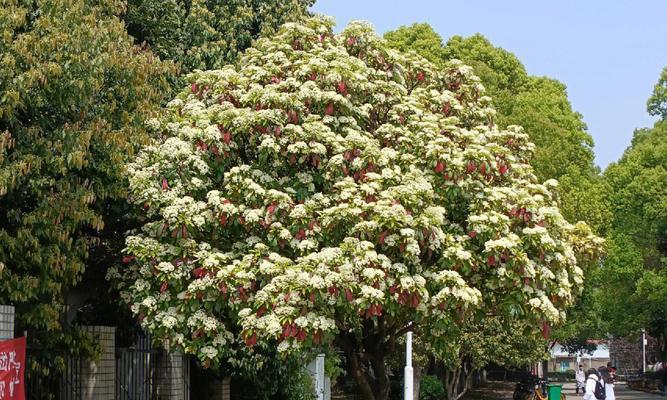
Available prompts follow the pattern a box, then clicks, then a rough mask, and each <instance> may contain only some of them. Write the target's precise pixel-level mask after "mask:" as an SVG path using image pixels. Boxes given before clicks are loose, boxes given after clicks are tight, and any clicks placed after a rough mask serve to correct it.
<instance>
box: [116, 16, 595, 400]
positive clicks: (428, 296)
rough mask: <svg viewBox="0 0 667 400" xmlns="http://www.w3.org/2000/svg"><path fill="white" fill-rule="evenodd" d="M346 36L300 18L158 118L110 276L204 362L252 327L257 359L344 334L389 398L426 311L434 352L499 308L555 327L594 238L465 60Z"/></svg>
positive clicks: (143, 313) (139, 310)
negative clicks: (140, 218) (402, 346)
mask: <svg viewBox="0 0 667 400" xmlns="http://www.w3.org/2000/svg"><path fill="white" fill-rule="evenodd" d="M331 29H332V24H331V22H329V21H327V20H325V19H312V20H309V21H308V22H307V25H298V24H287V25H285V26H284V27H283V28H282V29H281V30H280V31H279V33H278V34H277V35H275V36H274V37H273V38H272V39H271V40H269V39H261V40H259V41H258V42H257V43H256V45H255V46H254V47H253V48H250V49H249V50H248V51H247V52H246V54H245V55H244V56H243V57H242V58H241V60H240V62H239V65H238V66H236V67H233V66H227V67H224V68H223V69H221V70H218V71H210V72H196V73H194V74H193V75H191V76H190V78H189V79H190V81H191V85H190V86H189V87H188V88H187V89H186V90H185V91H183V92H182V93H181V94H180V95H179V96H178V97H177V98H176V99H175V100H173V101H172V102H170V103H169V106H168V112H167V115H166V116H165V118H163V119H161V120H152V121H150V125H151V126H152V128H153V129H154V130H155V131H156V133H157V134H158V135H159V136H160V138H161V139H160V140H159V141H157V142H155V143H153V144H151V145H150V146H147V147H146V148H145V149H144V150H143V151H142V152H141V154H140V155H139V157H138V158H137V159H136V161H135V162H134V163H133V164H132V165H131V166H130V169H129V170H130V188H131V193H132V200H133V201H134V202H135V203H137V204H140V205H142V206H143V207H144V209H145V210H146V214H147V216H148V217H149V218H150V222H148V223H147V224H146V225H145V226H144V227H143V228H142V229H141V231H138V232H136V233H135V234H133V235H131V236H129V237H128V239H127V253H128V256H127V258H126V260H127V261H128V263H129V264H128V266H127V267H126V268H123V269H121V270H119V271H116V270H113V271H110V278H112V279H118V280H119V285H120V287H122V289H123V296H124V298H125V300H126V301H127V302H128V304H130V305H131V308H132V311H133V312H134V313H135V314H136V315H137V316H138V317H139V319H140V320H141V321H142V325H143V326H144V327H145V328H146V329H148V330H149V331H150V332H151V333H153V334H154V335H155V337H157V338H160V339H162V340H164V341H165V342H168V344H169V345H173V346H178V347H181V348H183V349H184V350H185V351H186V352H188V353H191V354H196V355H197V356H198V357H199V358H200V359H201V360H202V361H203V362H205V363H207V362H208V363H214V364H218V363H219V362H220V360H228V359H229V358H230V357H231V358H232V359H233V358H234V357H236V356H238V355H239V354H238V352H239V348H238V346H234V345H233V343H238V341H240V340H242V341H244V342H245V344H246V345H247V346H248V348H249V350H247V351H246V354H247V353H252V352H253V348H254V346H257V345H267V344H268V345H271V344H274V345H277V346H278V351H280V352H284V353H291V352H299V351H301V350H302V349H307V348H310V347H313V346H318V345H319V344H320V343H322V342H329V341H333V343H335V344H336V345H337V346H338V347H339V348H341V349H343V350H344V352H345V354H346V358H347V360H348V362H349V365H348V371H349V372H350V373H351V374H352V376H354V377H355V379H357V383H358V385H359V387H360V390H361V392H362V393H363V395H364V396H365V398H368V399H385V398H386V397H387V395H388V387H389V385H388V371H387V369H386V364H385V362H384V360H385V357H387V356H388V355H389V354H390V353H391V352H392V351H393V349H394V346H395V343H396V340H397V338H398V337H400V336H401V335H402V333H404V332H405V331H406V330H407V329H409V328H410V323H411V322H412V323H413V325H412V329H415V330H417V331H418V332H419V334H420V335H421V336H422V337H423V338H425V340H427V341H428V342H429V343H431V345H432V346H433V348H434V349H435V350H436V351H438V349H439V348H440V347H439V346H438V344H439V343H442V345H443V347H442V348H447V343H448V342H450V341H451V340H452V336H456V335H458V332H457V325H458V324H459V323H460V322H463V321H464V320H465V319H466V318H475V317H482V318H483V317H484V315H486V313H489V312H491V313H497V314H502V315H509V316H511V317H513V318H522V319H524V320H525V321H534V322H535V323H537V322H538V321H539V323H540V324H541V325H545V326H546V325H548V324H550V323H557V322H559V321H561V320H562V319H563V318H564V312H563V310H564V308H565V307H566V306H567V305H568V304H571V302H572V299H573V296H574V294H575V292H576V290H573V289H574V288H576V287H577V285H580V284H581V282H582V270H581V268H580V267H579V266H578V265H577V258H580V259H581V260H590V259H592V258H593V257H594V255H595V252H596V250H597V248H598V246H599V239H598V238H596V237H595V236H593V235H592V234H591V232H590V229H589V228H588V227H587V226H586V225H585V224H583V223H580V224H577V225H570V224H569V223H568V222H567V221H566V220H565V219H564V218H563V217H562V216H561V214H560V212H559V210H558V207H557V202H556V198H555V197H554V195H553V193H552V188H553V187H554V186H555V185H556V182H554V181H548V182H546V184H544V185H543V184H539V183H538V181H537V178H536V177H535V175H534V174H533V170H532V168H531V167H530V165H529V164H528V162H529V160H530V157H531V154H532V150H533V145H532V144H531V143H530V142H529V141H528V137H527V135H525V134H524V133H523V132H522V131H521V129H520V128H518V127H509V128H508V129H506V130H499V129H498V128H497V126H496V125H494V124H493V116H494V114H495V112H494V110H493V108H491V107H490V99H489V98H488V97H486V96H484V93H483V92H482V90H483V89H482V87H481V85H479V80H478V79H477V78H476V77H475V76H474V75H473V74H472V73H471V70H470V68H468V67H466V66H463V65H462V64H461V63H460V62H450V63H448V64H445V65H444V68H442V69H440V68H436V67H435V66H434V65H433V64H431V63H430V62H428V61H427V60H425V59H423V58H421V57H418V56H416V55H403V54H401V53H399V52H397V51H394V50H391V49H389V48H388V47H387V46H386V44H385V42H384V41H383V40H382V39H380V38H378V37H376V36H375V34H374V33H373V32H372V31H371V30H370V28H369V27H368V26H366V25H364V24H360V23H356V24H352V25H350V26H349V27H347V28H346V29H345V30H344V31H343V32H342V33H341V34H340V35H334V34H333V33H332V30H331ZM480 309H481V310H483V311H478V310H480ZM371 371H372V372H371Z"/></svg>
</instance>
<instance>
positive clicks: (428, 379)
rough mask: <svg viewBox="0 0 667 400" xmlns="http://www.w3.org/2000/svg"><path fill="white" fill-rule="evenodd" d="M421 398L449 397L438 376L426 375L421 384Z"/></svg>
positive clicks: (439, 399)
mask: <svg viewBox="0 0 667 400" xmlns="http://www.w3.org/2000/svg"><path fill="white" fill-rule="evenodd" d="M419 398H420V399H421V400H444V399H446V398H447V395H446V394H445V388H444V387H442V382H440V379H438V377H436V376H433V375H424V376H422V377H421V382H420V384H419Z"/></svg>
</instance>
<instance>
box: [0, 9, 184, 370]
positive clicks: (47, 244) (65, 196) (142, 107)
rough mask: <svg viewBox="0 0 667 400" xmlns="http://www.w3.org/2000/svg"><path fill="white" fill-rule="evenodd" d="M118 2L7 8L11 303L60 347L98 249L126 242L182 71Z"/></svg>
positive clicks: (3, 198)
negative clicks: (72, 300) (169, 96)
mask: <svg viewBox="0 0 667 400" xmlns="http://www.w3.org/2000/svg"><path fill="white" fill-rule="evenodd" d="M115 12H117V10H116V9H114V8H113V7H108V6H106V5H105V6H104V7H98V6H96V5H95V4H91V3H89V2H84V1H83V0H68V1H50V0H44V1H39V2H33V1H19V0H12V1H9V2H8V3H7V2H5V3H4V4H3V7H2V8H1V9H0V31H1V32H2V36H1V37H0V53H1V54H2V58H1V60H2V61H1V62H0V77H1V78H0V304H13V305H15V306H16V316H17V331H18V332H22V331H23V330H27V331H28V337H29V339H30V341H31V346H32V345H34V346H42V347H44V350H45V352H46V353H47V356H48V357H52V356H55V355H58V354H62V352H63V351H65V350H68V351H76V350H80V348H79V345H81V344H82V342H80V341H79V340H77V339H76V337H77V336H76V334H75V333H72V332H70V333H71V334H70V333H68V332H66V331H64V330H63V326H62V319H61V316H62V315H63V312H64V311H65V305H66V304H67V303H68V301H67V296H68V294H69V292H70V290H71V289H72V288H73V287H74V286H75V285H76V284H77V283H78V282H79V281H80V280H81V278H82V275H83V273H84V270H85V269H86V266H87V264H88V263H89V259H88V258H89V256H90V255H91V254H95V255H96V257H95V260H94V261H93V262H101V261H103V260H106V261H107V262H108V263H111V262H112V260H113V258H114V257H115V254H114V252H116V253H117V252H118V251H119V250H120V249H122V247H119V246H120V245H122V241H119V238H121V237H122V231H123V229H124V228H122V227H120V221H121V220H122V218H123V216H124V214H125V211H126V210H127V208H128V207H127V206H126V204H125V196H126V193H127V180H126V174H125V168H124V166H125V163H126V161H127V160H128V157H130V156H132V155H133V153H134V150H135V149H136V148H137V147H139V146H140V145H141V144H143V143H145V142H146V140H147V137H148V136H147V134H146V132H145V130H144V129H143V121H144V120H145V119H146V118H147V117H148V116H150V112H151V109H152V107H153V105H154V104H156V103H159V102H160V101H161V99H162V96H163V92H164V90H165V88H167V85H166V82H165V81H164V80H163V78H162V76H163V75H164V74H165V73H170V72H171V67H170V65H169V64H164V63H162V62H161V61H159V60H158V59H157V58H156V57H154V56H152V55H151V54H149V53H144V52H141V51H140V50H139V49H138V48H136V47H135V46H134V45H133V43H132V39H131V38H130V37H129V36H128V35H127V33H126V32H125V28H124V26H123V24H122V23H121V22H120V21H119V20H118V19H117V18H115V17H113V16H112V14H113V13H115ZM105 267H106V266H105ZM101 275H102V276H104V272H102V273H101ZM69 316H71V314H69ZM72 335H74V336H72ZM88 350H91V349H90V348H89V349H88ZM57 360H60V362H62V359H57ZM57 360H56V361H57ZM52 361H53V359H52ZM56 364H58V363H56ZM60 365H62V364H60Z"/></svg>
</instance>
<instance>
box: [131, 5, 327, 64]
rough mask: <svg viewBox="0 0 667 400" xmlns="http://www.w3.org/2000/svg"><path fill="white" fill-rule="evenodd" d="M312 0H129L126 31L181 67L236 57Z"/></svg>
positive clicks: (304, 10) (302, 11)
mask: <svg viewBox="0 0 667 400" xmlns="http://www.w3.org/2000/svg"><path fill="white" fill-rule="evenodd" d="M314 2H315V1H314V0H287V1H285V0H280V1H276V0H272V1H267V0H241V1H238V0H234V1H230V0H167V1H164V0H129V1H128V2H127V12H126V14H125V15H124V20H125V22H126V23H127V26H128V32H129V33H130V34H131V35H132V36H134V37H135V38H136V40H137V41H138V42H139V43H141V42H144V41H145V42H146V43H148V44H149V45H150V48H151V50H152V51H153V52H154V53H155V54H157V55H159V56H160V57H161V58H162V59H165V60H172V61H175V62H178V63H179V64H180V65H181V67H182V70H183V71H184V72H189V71H192V70H195V69H203V70H205V69H216V68H221V67H223V66H224V65H226V64H228V63H232V62H235V61H236V60H237V58H238V56H239V54H240V52H242V51H243V50H245V49H246V48H248V47H249V46H250V45H251V43H252V41H253V40H255V39H257V38H258V37H259V36H269V35H271V34H273V33H275V31H276V29H277V28H278V27H279V26H280V25H282V24H283V23H284V22H287V21H291V20H294V19H298V18H299V17H301V16H303V15H304V14H305V13H306V10H307V8H308V7H310V6H311V5H312V4H313V3H314Z"/></svg>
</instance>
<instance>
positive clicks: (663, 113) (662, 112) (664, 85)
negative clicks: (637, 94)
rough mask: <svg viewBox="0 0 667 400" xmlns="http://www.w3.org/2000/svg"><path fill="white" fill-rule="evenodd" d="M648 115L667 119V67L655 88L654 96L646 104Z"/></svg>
mask: <svg viewBox="0 0 667 400" xmlns="http://www.w3.org/2000/svg"><path fill="white" fill-rule="evenodd" d="M646 108H647V110H648V113H649V114H651V115H655V116H657V117H660V118H661V119H663V120H666V119H667V67H665V68H664V69H663V70H662V73H661V74H660V79H658V83H656V84H655V87H654V88H653V94H652V95H651V97H649V99H648V101H647V102H646Z"/></svg>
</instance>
